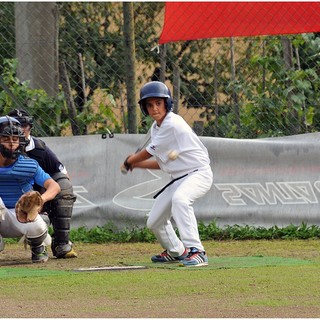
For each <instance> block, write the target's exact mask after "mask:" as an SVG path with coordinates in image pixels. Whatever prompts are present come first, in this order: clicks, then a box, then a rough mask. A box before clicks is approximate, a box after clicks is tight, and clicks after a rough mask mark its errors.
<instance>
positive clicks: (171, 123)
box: [146, 112, 210, 179]
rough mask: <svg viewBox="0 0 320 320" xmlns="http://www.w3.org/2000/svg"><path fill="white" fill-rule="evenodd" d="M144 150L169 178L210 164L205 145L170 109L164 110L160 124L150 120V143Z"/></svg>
mask: <svg viewBox="0 0 320 320" xmlns="http://www.w3.org/2000/svg"><path fill="white" fill-rule="evenodd" d="M146 150H147V151H148V152H149V153H150V154H151V155H153V156H154V157H155V158H156V160H157V162H158V164H159V166H160V168H161V169H162V170H163V171H164V172H167V173H169V174H170V175H171V177H172V178H173V179H175V178H178V177H180V176H182V175H184V174H187V173H190V172H192V171H194V170H196V169H200V168H202V167H207V166H208V165H209V164H210V158H209V155H208V150H207V148H206V147H205V146H204V145H203V143H202V142H201V141H200V139H199V137H198V136H197V135H196V134H195V132H194V131H193V130H192V129H191V127H190V126H189V125H188V123H187V122H186V121H185V120H184V119H183V118H182V117H181V116H179V115H177V114H175V113H173V112H168V113H167V115H166V117H165V118H164V120H163V122H162V123H161V126H160V127H159V126H157V123H156V122H154V123H153V124H152V127H151V143H150V144H149V145H148V146H147V147H146ZM172 150H174V151H176V152H177V153H178V157H177V159H176V160H170V159H169V153H170V151H172Z"/></svg>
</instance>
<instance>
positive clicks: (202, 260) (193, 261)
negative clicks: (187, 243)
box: [181, 248, 208, 267]
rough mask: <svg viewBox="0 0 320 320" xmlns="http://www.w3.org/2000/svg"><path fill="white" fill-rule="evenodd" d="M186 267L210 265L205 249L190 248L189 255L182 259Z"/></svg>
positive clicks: (182, 263)
mask: <svg viewBox="0 0 320 320" xmlns="http://www.w3.org/2000/svg"><path fill="white" fill-rule="evenodd" d="M181 265H182V266H184V267H203V266H207V265H208V257H207V255H206V253H205V252H204V251H200V250H198V249H197V248H190V251H189V254H188V256H187V257H186V258H185V259H184V260H182V261H181Z"/></svg>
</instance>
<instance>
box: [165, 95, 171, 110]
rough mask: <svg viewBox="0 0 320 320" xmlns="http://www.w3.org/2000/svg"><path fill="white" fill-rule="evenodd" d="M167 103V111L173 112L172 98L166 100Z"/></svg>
mask: <svg viewBox="0 0 320 320" xmlns="http://www.w3.org/2000/svg"><path fill="white" fill-rule="evenodd" d="M165 103H166V108H167V111H172V109H173V101H172V98H171V97H170V98H166V99H165Z"/></svg>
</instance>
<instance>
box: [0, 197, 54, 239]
mask: <svg viewBox="0 0 320 320" xmlns="http://www.w3.org/2000/svg"><path fill="white" fill-rule="evenodd" d="M47 230H48V227H47V224H46V223H45V222H44V220H43V219H42V217H41V216H40V215H38V216H37V218H36V219H35V221H33V222H28V223H20V222H19V221H18V220H17V218H16V212H15V209H8V208H6V207H5V205H4V203H3V201H2V199H1V198H0V234H1V235H2V237H3V238H18V237H22V236H26V237H27V238H38V237H40V236H42V235H43V234H44V233H45V232H46V231H47ZM44 243H45V244H46V245H50V244H51V237H50V235H49V234H48V235H47V238H46V239H45V240H44Z"/></svg>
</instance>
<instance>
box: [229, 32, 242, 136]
mask: <svg viewBox="0 0 320 320" xmlns="http://www.w3.org/2000/svg"><path fill="white" fill-rule="evenodd" d="M230 53H231V58H230V59H231V81H232V83H233V86H232V101H233V110H234V113H235V119H236V120H235V121H236V126H237V133H240V130H241V126H240V111H239V103H238V95H237V92H236V90H235V84H236V65H235V59H234V41H233V38H232V37H231V38H230Z"/></svg>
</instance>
